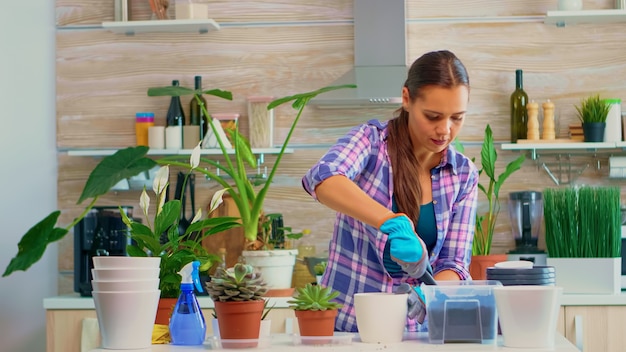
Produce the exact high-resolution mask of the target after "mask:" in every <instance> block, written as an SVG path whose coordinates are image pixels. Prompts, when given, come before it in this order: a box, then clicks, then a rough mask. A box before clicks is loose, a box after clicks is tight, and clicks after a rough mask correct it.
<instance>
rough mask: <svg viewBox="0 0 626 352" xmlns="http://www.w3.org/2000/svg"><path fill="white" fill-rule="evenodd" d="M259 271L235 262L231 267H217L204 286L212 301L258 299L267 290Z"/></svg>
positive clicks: (261, 297) (260, 298)
mask: <svg viewBox="0 0 626 352" xmlns="http://www.w3.org/2000/svg"><path fill="white" fill-rule="evenodd" d="M265 285H266V284H265V281H263V279H262V278H261V273H258V272H255V271H254V267H252V266H251V265H248V264H244V263H237V264H235V265H234V266H233V267H232V268H229V269H226V268H221V267H220V268H218V269H217V270H216V271H215V275H214V276H213V277H212V278H211V281H209V282H207V284H206V288H207V291H208V292H209V296H210V297H211V299H213V301H219V302H240V301H258V300H262V299H263V295H264V294H265V293H266V292H267V290H268V289H267V287H265Z"/></svg>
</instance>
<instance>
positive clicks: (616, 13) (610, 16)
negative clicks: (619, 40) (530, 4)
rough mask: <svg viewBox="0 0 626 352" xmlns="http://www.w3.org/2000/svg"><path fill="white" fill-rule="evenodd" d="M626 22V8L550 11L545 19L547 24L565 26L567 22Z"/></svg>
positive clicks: (544, 21)
mask: <svg viewBox="0 0 626 352" xmlns="http://www.w3.org/2000/svg"><path fill="white" fill-rule="evenodd" d="M622 22H626V10H622V9H619V10H617V9H608V10H581V11H548V12H547V13H546V17H545V18H544V20H543V23H545V24H554V25H556V26H558V27H563V26H565V25H566V24H570V25H571V24H588V23H598V24H608V23H622Z"/></svg>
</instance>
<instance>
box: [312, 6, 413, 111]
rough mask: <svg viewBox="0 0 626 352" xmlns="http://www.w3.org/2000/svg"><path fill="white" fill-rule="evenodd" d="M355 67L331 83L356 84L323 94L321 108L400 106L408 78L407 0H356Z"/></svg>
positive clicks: (319, 101)
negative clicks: (405, 1) (405, 0)
mask: <svg viewBox="0 0 626 352" xmlns="http://www.w3.org/2000/svg"><path fill="white" fill-rule="evenodd" d="M353 4H354V67H353V68H352V69H351V70H350V71H348V72H346V73H345V74H344V75H343V76H341V77H340V78H339V79H337V80H336V81H334V82H332V83H331V84H329V85H340V84H356V85H357V88H356V89H341V90H337V91H331V92H328V93H324V94H320V95H319V96H318V97H316V98H315V99H313V100H311V104H312V105H314V106H317V107H319V108H348V107H365V106H370V107H373V106H376V107H382V106H391V107H395V106H399V105H400V104H401V91H402V85H403V84H404V81H405V80H406V73H407V65H406V28H405V27H406V26H405V4H404V0H384V1H383V0H354V2H353Z"/></svg>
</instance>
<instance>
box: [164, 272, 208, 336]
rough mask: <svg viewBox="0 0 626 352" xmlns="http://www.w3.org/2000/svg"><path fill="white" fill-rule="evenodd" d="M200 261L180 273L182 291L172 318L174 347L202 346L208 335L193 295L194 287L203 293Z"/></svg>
mask: <svg viewBox="0 0 626 352" xmlns="http://www.w3.org/2000/svg"><path fill="white" fill-rule="evenodd" d="M199 267H200V262H199V261H197V260H196V261H193V262H191V263H189V264H187V265H185V266H184V267H183V268H182V270H181V271H180V272H179V274H180V276H181V277H182V281H181V284H180V290H181V291H182V292H181V294H180V297H178V302H176V306H175V307H174V311H173V312H172V317H171V318H170V325H169V328H170V337H171V338H172V344H174V345H202V344H203V343H204V337H205V335H206V323H205V321H204V315H202V310H201V309H200V304H198V300H197V299H196V295H195V294H194V293H193V287H194V285H195V286H196V288H197V289H198V291H200V292H202V285H201V284H200V278H199V276H198V268H199Z"/></svg>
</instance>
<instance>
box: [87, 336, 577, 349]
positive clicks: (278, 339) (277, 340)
mask: <svg viewBox="0 0 626 352" xmlns="http://www.w3.org/2000/svg"><path fill="white" fill-rule="evenodd" d="M208 350H212V345H211V344H210V343H207V344H204V345H202V346H174V345H152V347H151V348H150V349H147V350H132V351H133V352H200V351H208ZM217 350H222V351H289V352H299V351H318V352H321V351H333V352H341V351H345V352H357V351H383V352H423V351H426V352H428V351H439V352H446V351H463V352H472V351H474V352H478V351H511V352H513V351H515V352H542V351H552V352H580V351H579V350H578V349H577V348H576V347H575V346H574V345H572V344H571V343H570V342H569V341H567V340H566V339H565V338H564V337H563V336H561V335H557V337H556V342H555V346H554V349H551V350H545V349H524V348H507V347H503V346H502V341H501V336H500V340H499V341H498V343H497V345H496V344H477V343H473V344H472V343H453V344H442V345H440V344H430V343H428V336H427V334H426V333H407V334H406V335H405V338H404V341H402V342H399V343H386V344H368V343H363V342H360V340H359V337H358V334H353V339H352V343H350V344H346V345H332V346H331V345H327V346H309V345H294V343H293V340H292V337H291V336H289V335H286V334H275V335H272V338H271V344H270V345H269V346H267V347H264V348H247V349H219V348H218V349H217ZM110 351H111V350H105V349H95V350H92V351H91V352H110ZM117 351H120V350H117Z"/></svg>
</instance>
